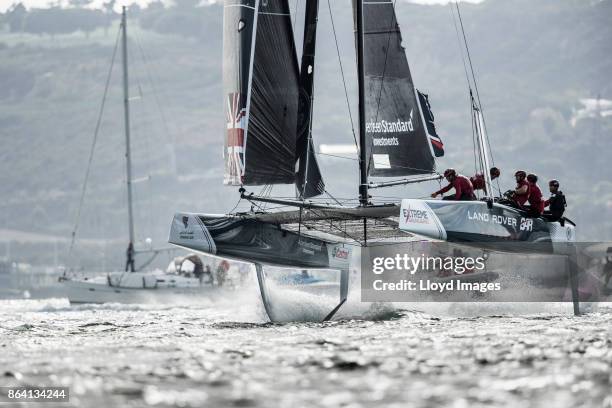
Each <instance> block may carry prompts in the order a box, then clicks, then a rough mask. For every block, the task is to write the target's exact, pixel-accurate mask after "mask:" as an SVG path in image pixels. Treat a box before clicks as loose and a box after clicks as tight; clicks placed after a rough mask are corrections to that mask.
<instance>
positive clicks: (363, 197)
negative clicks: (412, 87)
mask: <svg viewBox="0 0 612 408" xmlns="http://www.w3.org/2000/svg"><path fill="white" fill-rule="evenodd" d="M356 3H357V7H356V8H355V11H356V14H357V15H356V16H355V18H356V20H357V83H358V88H359V203H360V204H361V205H362V206H366V205H368V157H367V155H368V153H367V148H366V117H365V70H364V57H363V34H364V29H363V0H357V1H356Z"/></svg>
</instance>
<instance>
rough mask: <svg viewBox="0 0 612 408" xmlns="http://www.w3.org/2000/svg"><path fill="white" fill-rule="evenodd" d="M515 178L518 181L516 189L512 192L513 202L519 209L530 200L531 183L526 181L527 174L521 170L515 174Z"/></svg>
mask: <svg viewBox="0 0 612 408" xmlns="http://www.w3.org/2000/svg"><path fill="white" fill-rule="evenodd" d="M514 178H515V179H516V188H515V189H514V191H513V192H512V200H513V201H514V204H515V205H516V206H517V207H518V208H523V206H524V205H525V203H526V202H527V200H528V199H529V182H528V181H527V180H526V179H527V173H525V172H524V171H523V170H519V171H517V172H516V173H514Z"/></svg>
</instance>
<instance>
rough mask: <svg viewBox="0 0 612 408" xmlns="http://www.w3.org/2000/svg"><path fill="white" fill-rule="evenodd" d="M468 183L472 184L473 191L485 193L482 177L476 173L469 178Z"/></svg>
mask: <svg viewBox="0 0 612 408" xmlns="http://www.w3.org/2000/svg"><path fill="white" fill-rule="evenodd" d="M470 181H471V182H472V187H474V190H483V191H484V192H485V193H486V192H487V188H486V186H485V178H484V175H482V174H480V173H476V174H475V175H474V176H473V177H470Z"/></svg>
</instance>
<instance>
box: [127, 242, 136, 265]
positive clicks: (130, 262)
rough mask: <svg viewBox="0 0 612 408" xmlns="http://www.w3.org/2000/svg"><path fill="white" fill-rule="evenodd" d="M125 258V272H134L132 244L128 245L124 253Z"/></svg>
mask: <svg viewBox="0 0 612 408" xmlns="http://www.w3.org/2000/svg"><path fill="white" fill-rule="evenodd" d="M125 257H126V261H125V271H126V272H127V271H130V272H134V269H135V268H134V244H132V242H130V243H129V244H128V247H127V249H126V251H125Z"/></svg>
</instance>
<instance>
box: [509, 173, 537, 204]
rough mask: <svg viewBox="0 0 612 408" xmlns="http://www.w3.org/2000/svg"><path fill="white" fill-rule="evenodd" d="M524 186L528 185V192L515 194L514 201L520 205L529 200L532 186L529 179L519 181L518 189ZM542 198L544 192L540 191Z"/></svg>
mask: <svg viewBox="0 0 612 408" xmlns="http://www.w3.org/2000/svg"><path fill="white" fill-rule="evenodd" d="M523 186H527V192H526V193H525V194H515V195H514V201H516V203H517V204H518V205H520V206H521V207H522V206H523V205H524V204H525V203H526V202H527V200H528V199H529V193H530V188H529V187H530V186H529V182H528V181H527V180H522V181H521V182H519V183H518V184H517V186H516V189H517V190H518V189H519V188H521V187H523ZM541 198H542V193H541V192H540V199H541Z"/></svg>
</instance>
